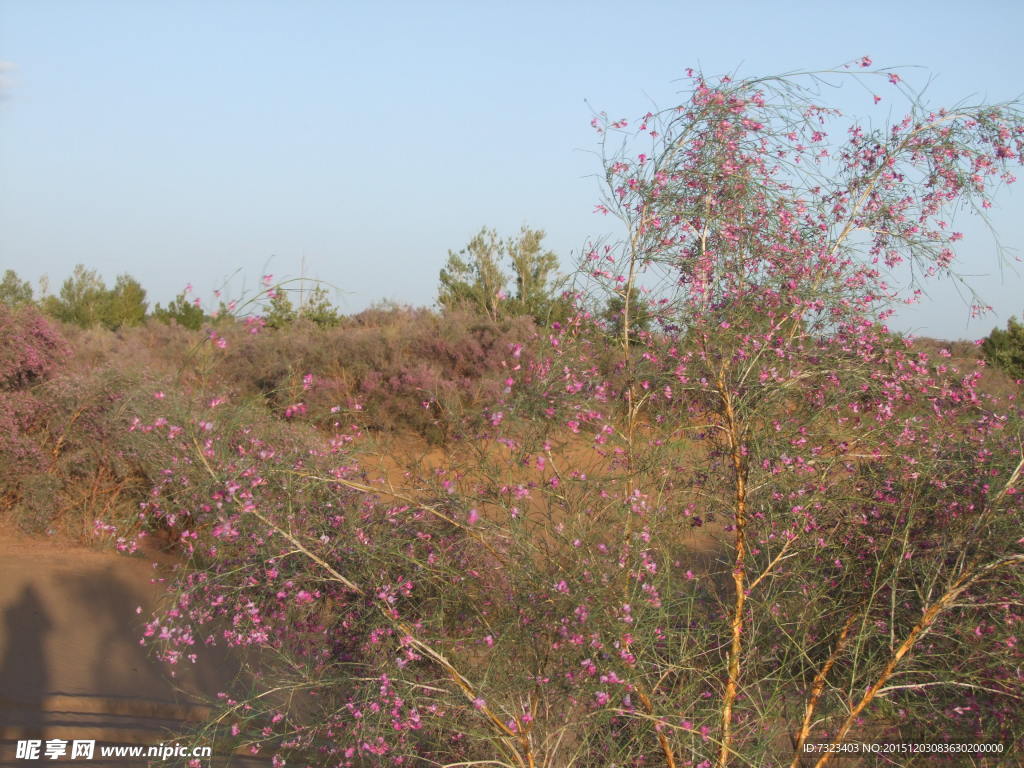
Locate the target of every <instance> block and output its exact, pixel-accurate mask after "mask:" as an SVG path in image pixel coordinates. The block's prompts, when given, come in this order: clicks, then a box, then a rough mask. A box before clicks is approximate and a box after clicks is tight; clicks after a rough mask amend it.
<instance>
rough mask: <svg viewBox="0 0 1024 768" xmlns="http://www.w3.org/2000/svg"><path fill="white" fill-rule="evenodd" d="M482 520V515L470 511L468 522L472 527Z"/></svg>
mask: <svg viewBox="0 0 1024 768" xmlns="http://www.w3.org/2000/svg"><path fill="white" fill-rule="evenodd" d="M479 520H480V513H479V512H477V511H476V510H475V509H471V510H469V514H467V515H466V522H468V523H469V524H470V525H476V524H477V523H478V522H479Z"/></svg>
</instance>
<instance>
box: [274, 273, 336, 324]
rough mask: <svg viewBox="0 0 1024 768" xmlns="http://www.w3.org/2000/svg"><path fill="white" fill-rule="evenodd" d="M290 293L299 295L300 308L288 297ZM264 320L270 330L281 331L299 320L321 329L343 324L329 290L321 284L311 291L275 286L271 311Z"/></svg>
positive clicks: (302, 288)
mask: <svg viewBox="0 0 1024 768" xmlns="http://www.w3.org/2000/svg"><path fill="white" fill-rule="evenodd" d="M289 293H298V296H299V302H298V303H299V306H298V307H296V306H295V304H294V303H293V302H292V300H291V299H290V298H289V297H288V294H289ZM263 319H264V320H265V321H266V324H267V325H268V326H269V327H270V328H279V329H280V328H286V327H288V326H289V325H291V324H292V323H294V322H296V321H298V320H304V321H307V322H310V323H313V324H314V325H316V326H318V327H320V328H333V327H334V326H336V325H339V324H340V323H341V316H340V315H339V314H338V309H337V307H335V306H334V305H333V304H332V303H331V300H330V298H329V297H328V294H327V289H326V288H325V287H324V286H323V285H321V284H320V283H315V284H314V286H313V287H312V288H311V289H306V288H305V287H301V288H298V289H296V288H284V287H282V286H281V285H276V286H274V288H273V296H272V298H271V299H270V305H269V309H268V311H267V313H266V315H264V318H263Z"/></svg>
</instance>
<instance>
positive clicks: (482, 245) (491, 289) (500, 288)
mask: <svg viewBox="0 0 1024 768" xmlns="http://www.w3.org/2000/svg"><path fill="white" fill-rule="evenodd" d="M502 255H503V254H502V245H501V243H500V242H499V241H498V233H497V232H495V231H494V230H493V229H487V228H483V229H481V230H480V232H478V233H477V234H476V235H475V236H474V237H473V239H472V240H470V241H469V244H468V245H466V247H465V248H463V249H462V250H461V251H459V252H458V253H454V252H453V251H448V263H447V265H446V266H445V267H444V268H443V269H442V270H441V275H440V279H441V289H440V292H439V293H438V297H437V303H438V304H440V305H441V307H443V308H444V309H472V310H473V311H476V312H479V313H481V314H484V315H486V316H487V317H489V318H490V319H491V320H497V319H498V318H499V317H500V316H501V314H502V310H501V303H502V301H504V299H506V298H507V293H506V291H505V289H506V287H507V284H508V276H507V275H506V274H505V273H503V272H502V271H501V267H500V262H501V258H502Z"/></svg>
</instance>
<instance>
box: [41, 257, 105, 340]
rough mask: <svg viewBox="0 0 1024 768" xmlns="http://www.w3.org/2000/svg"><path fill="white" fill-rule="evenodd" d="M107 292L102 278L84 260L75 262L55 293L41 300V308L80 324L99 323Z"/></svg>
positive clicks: (60, 318)
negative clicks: (86, 266)
mask: <svg viewBox="0 0 1024 768" xmlns="http://www.w3.org/2000/svg"><path fill="white" fill-rule="evenodd" d="M107 303H108V293H107V287H106V285H104V283H103V279H102V278H101V277H100V276H99V274H98V273H97V272H96V271H95V270H92V269H86V268H85V265H84V264H77V265H76V266H75V269H74V271H73V272H72V273H71V277H69V278H68V279H67V280H65V281H64V283H63V284H62V285H61V287H60V293H59V294H58V295H57V296H48V297H46V298H45V299H44V300H43V308H44V309H45V310H46V311H47V312H49V313H50V314H51V315H53V316H54V317H56V318H57V319H58V320H61V321H63V322H65V323H73V324H75V325H79V326H81V327H82V328H91V327H92V326H94V325H99V324H100V322H101V321H102V319H103V316H104V312H105V311H106V310H107Z"/></svg>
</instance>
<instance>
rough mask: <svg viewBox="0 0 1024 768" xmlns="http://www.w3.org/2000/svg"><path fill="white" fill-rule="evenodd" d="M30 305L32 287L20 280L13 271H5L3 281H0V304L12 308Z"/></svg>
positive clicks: (25, 281)
mask: <svg viewBox="0 0 1024 768" xmlns="http://www.w3.org/2000/svg"><path fill="white" fill-rule="evenodd" d="M31 303H32V285H31V284H30V283H29V282H28V281H27V280H22V279H20V278H19V277H18V275H17V273H16V272H15V271H14V270H13V269H8V270H6V271H5V272H4V278H3V280H2V281H0V304H7V305H9V306H12V307H13V306H18V305H20V304H31Z"/></svg>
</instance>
